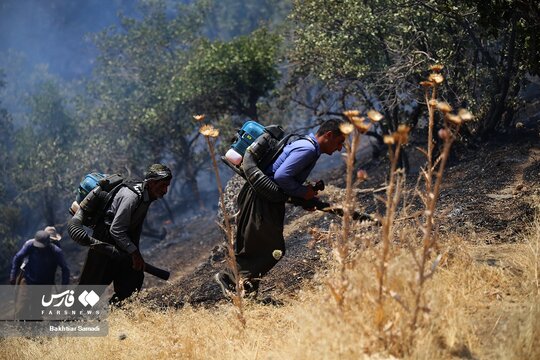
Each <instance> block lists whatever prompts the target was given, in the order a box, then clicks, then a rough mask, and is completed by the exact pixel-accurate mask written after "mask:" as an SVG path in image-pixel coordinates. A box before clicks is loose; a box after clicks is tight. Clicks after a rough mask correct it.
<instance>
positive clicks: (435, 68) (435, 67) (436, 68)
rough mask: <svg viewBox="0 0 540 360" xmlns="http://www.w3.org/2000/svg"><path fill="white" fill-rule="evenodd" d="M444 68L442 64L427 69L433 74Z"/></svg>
mask: <svg viewBox="0 0 540 360" xmlns="http://www.w3.org/2000/svg"><path fill="white" fill-rule="evenodd" d="M443 68H444V65H442V64H435V65H431V67H430V68H429V69H430V70H431V71H434V72H440V71H441V70H442V69H443Z"/></svg>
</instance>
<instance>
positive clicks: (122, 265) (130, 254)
mask: <svg viewBox="0 0 540 360" xmlns="http://www.w3.org/2000/svg"><path fill="white" fill-rule="evenodd" d="M171 179H172V173H171V170H170V169H169V168H168V167H167V166H165V165H162V164H154V165H151V166H150V167H149V168H148V171H147V172H146V174H145V179H144V181H143V182H142V183H137V184H135V185H134V186H129V187H128V186H124V187H123V188H121V189H120V190H119V191H118V193H117V194H116V195H115V197H114V199H113V201H112V204H111V206H110V208H109V209H108V210H107V212H106V216H105V221H103V222H102V223H99V224H97V225H96V227H95V229H94V233H93V235H92V236H93V237H94V238H96V239H98V240H101V241H103V242H106V243H109V244H113V245H115V246H116V247H117V248H118V249H119V250H120V252H121V253H122V254H123V256H119V257H115V258H111V257H110V256H107V255H105V254H103V253H101V252H98V251H96V250H94V249H90V250H89V251H88V255H87V258H86V262H85V264H84V267H83V270H82V273H81V277H80V281H79V284H81V285H109V284H110V283H111V282H112V283H113V285H114V292H115V294H114V295H113V297H112V299H111V300H112V301H113V302H120V301H122V300H124V299H126V298H127V297H129V296H130V295H132V294H133V293H134V292H135V291H139V290H140V289H141V287H142V284H143V280H144V273H143V270H144V265H145V264H144V259H143V258H142V255H141V253H140V251H139V241H140V237H141V232H142V227H143V222H144V219H145V217H146V213H147V211H148V207H149V206H150V204H151V203H152V201H154V200H157V199H160V198H162V197H163V196H164V195H165V194H166V193H167V189H168V187H169V185H170V183H171ZM79 211H82V210H79ZM76 216H77V215H76Z"/></svg>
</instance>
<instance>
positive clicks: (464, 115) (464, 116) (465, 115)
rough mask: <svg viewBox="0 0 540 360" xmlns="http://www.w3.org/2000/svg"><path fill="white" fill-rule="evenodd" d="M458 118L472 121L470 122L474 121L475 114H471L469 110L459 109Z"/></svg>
mask: <svg viewBox="0 0 540 360" xmlns="http://www.w3.org/2000/svg"><path fill="white" fill-rule="evenodd" d="M458 116H459V117H460V118H461V120H463V121H470V120H472V119H474V116H473V114H471V112H470V111H469V110H467V109H459V111H458Z"/></svg>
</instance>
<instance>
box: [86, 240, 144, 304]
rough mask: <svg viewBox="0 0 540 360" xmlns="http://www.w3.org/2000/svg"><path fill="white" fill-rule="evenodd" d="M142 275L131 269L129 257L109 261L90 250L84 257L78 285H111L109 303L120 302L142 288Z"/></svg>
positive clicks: (106, 257)
mask: <svg viewBox="0 0 540 360" xmlns="http://www.w3.org/2000/svg"><path fill="white" fill-rule="evenodd" d="M143 281H144V273H143V272H142V271H136V270H134V269H133V267H132V261H131V256H130V255H127V254H126V255H124V256H120V257H117V258H114V259H111V258H110V257H108V256H107V255H104V254H101V253H99V252H97V251H95V250H92V249H90V250H89V251H88V255H87V257H86V262H85V264H84V267H83V270H82V273H81V277H80V280H79V284H80V285H109V284H110V283H113V286H114V295H113V296H112V298H111V302H113V303H116V302H120V301H122V300H124V299H126V298H128V297H129V296H131V295H132V294H133V293H134V292H136V291H139V290H140V289H141V288H142V284H143Z"/></svg>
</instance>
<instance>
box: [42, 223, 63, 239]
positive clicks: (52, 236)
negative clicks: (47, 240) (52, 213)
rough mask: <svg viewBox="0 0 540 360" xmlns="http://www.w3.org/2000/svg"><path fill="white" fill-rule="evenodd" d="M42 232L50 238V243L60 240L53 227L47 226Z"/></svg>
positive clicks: (60, 237)
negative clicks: (46, 233)
mask: <svg viewBox="0 0 540 360" xmlns="http://www.w3.org/2000/svg"><path fill="white" fill-rule="evenodd" d="M43 231H46V232H48V233H49V235H50V236H51V240H52V241H60V239H62V236H60V234H59V233H58V232H57V231H56V228H55V227H54V226H47V227H46V228H45V229H43Z"/></svg>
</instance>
